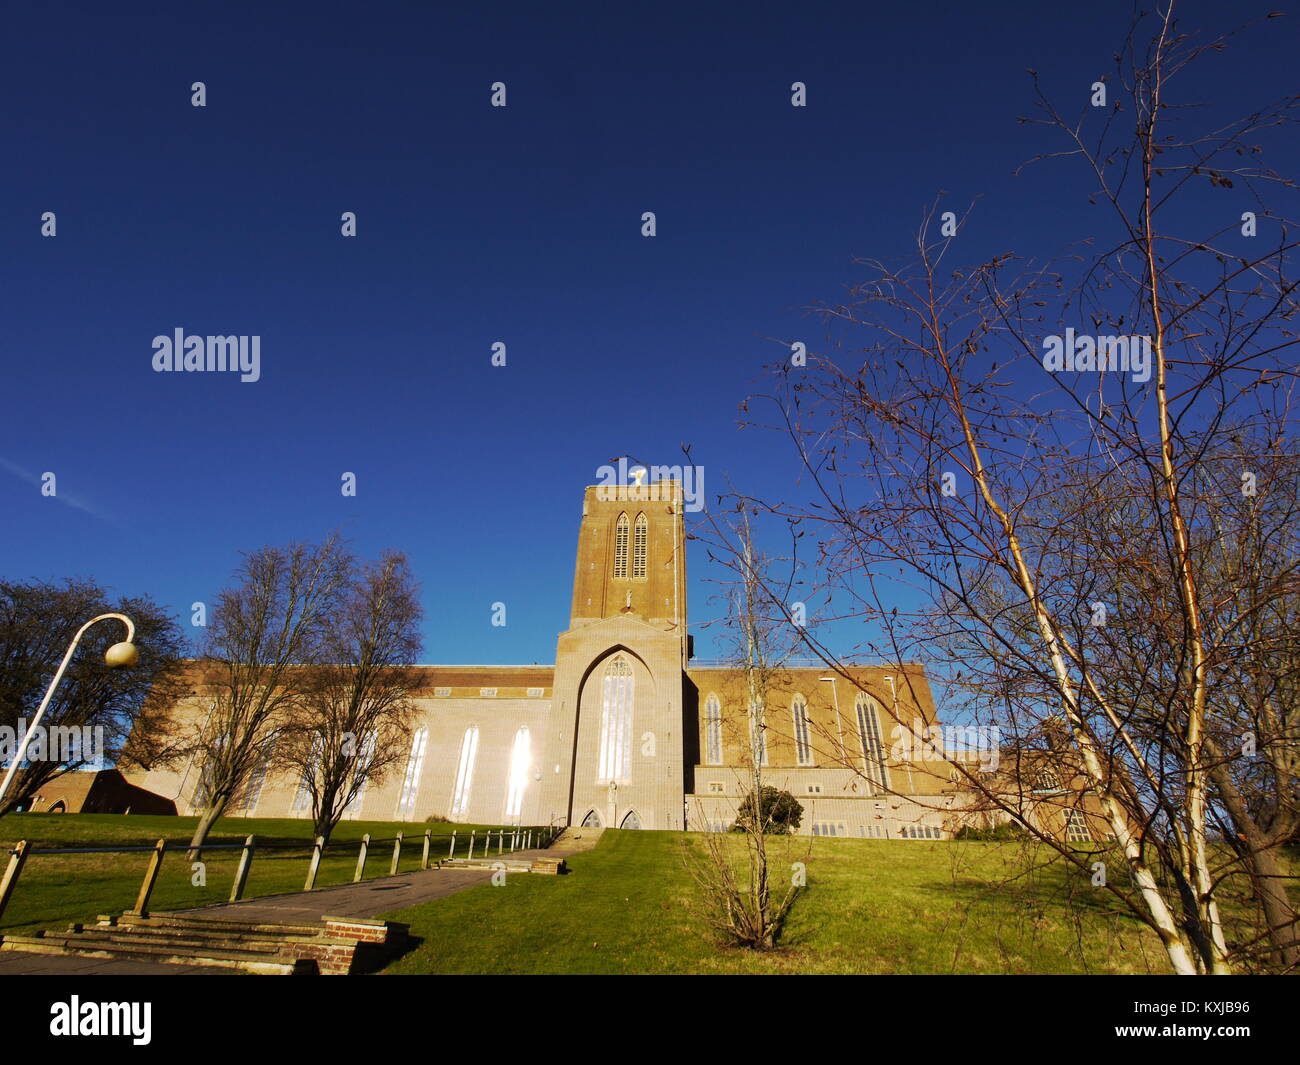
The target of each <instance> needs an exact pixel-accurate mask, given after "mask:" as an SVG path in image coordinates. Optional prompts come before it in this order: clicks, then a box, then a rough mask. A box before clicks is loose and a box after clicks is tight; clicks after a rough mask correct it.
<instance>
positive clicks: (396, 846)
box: [388, 832, 402, 876]
mask: <svg viewBox="0 0 1300 1065" xmlns="http://www.w3.org/2000/svg"><path fill="white" fill-rule="evenodd" d="M401 860H402V834H401V833H400V832H399V833H397V838H396V839H395V840H393V864H392V865H391V866H390V867H389V869H388V875H389V876H396V875H397V866H398V864H399V863H400V862H401Z"/></svg>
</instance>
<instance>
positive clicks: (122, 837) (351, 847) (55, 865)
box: [0, 814, 483, 933]
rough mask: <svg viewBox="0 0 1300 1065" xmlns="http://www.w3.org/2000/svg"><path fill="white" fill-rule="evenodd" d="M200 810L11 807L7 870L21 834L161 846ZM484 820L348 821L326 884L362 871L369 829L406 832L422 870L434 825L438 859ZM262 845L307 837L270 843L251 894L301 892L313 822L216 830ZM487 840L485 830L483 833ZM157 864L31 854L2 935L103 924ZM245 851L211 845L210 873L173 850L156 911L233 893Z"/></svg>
mask: <svg viewBox="0 0 1300 1065" xmlns="http://www.w3.org/2000/svg"><path fill="white" fill-rule="evenodd" d="M197 820H198V819H197V818H194V817H150V816H137V815H131V816H129V817H128V816H122V815H118V814H10V815H8V816H6V817H4V818H0V848H2V849H0V870H3V868H4V867H5V865H7V863H8V853H7V852H8V851H9V849H10V848H11V847H12V846H13V844H14V843H16V842H17V841H18V840H20V839H26V840H29V841H31V843H32V845H33V847H35V848H40V847H75V846H109V845H132V844H140V845H152V844H153V843H154V842H155V841H157V840H159V839H166V840H168V842H169V843H174V844H177V845H179V846H182V847H183V846H184V845H185V844H186V843H188V842H189V840H190V836H191V835H192V834H193V832H194V826H195V824H196V822H197ZM482 827H483V826H481V825H449V824H429V825H426V824H414V823H410V822H407V823H398V822H389V821H344V822H341V823H340V824H339V826H338V827H337V828H336V829H335V830H334V834H333V837H332V838H331V841H330V847H329V848H328V849H327V850H326V852H325V857H324V859H323V860H322V861H321V866H320V873H319V876H318V877H317V880H316V884H317V886H318V887H327V886H329V885H331V884H345V883H350V882H351V880H352V877H353V874H354V873H355V871H356V863H357V850H358V848H357V841H358V840H360V838H361V837H362V835H364V834H365V833H369V834H370V835H371V837H372V838H374V839H380V838H384V839H389V840H391V839H392V838H393V837H394V836H395V835H396V834H397V833H398V832H401V833H403V835H404V843H403V848H402V861H401V865H400V866H399V871H401V872H407V871H409V870H413V869H418V868H419V865H420V855H421V849H422V837H423V835H424V832H425V830H426V829H427V830H430V831H432V833H433V838H434V846H433V850H432V855H433V856H434V857H441V856H445V855H446V853H447V847H448V844H449V840H450V836H451V833H452V830H453V829H454V830H455V831H456V832H457V833H458V837H457V838H458V843H457V853H458V854H460V855H464V854H465V849H466V845H465V842H464V841H465V840H466V839H467V838H468V836H469V833H470V831H471V830H474V829H478V830H480V831H481V829H482ZM250 835H252V836H256V837H257V840H258V842H259V843H260V842H263V841H265V842H276V843H287V842H294V843H296V844H298V845H297V846H296V847H294V848H292V849H286V850H278V849H277V850H269V849H268V850H262V851H258V852H256V853H255V855H254V859H253V865H252V870H251V872H250V874H249V878H248V885H247V888H246V889H245V892H244V897H245V898H252V897H254V896H256V895H271V894H278V893H281V892H286V891H301V890H302V887H303V882H304V880H305V879H306V876H307V867H308V862H309V860H310V857H311V840H310V836H311V825H310V823H308V822H306V821H302V820H291V819H270V818H241V817H224V818H222V819H221V820H219V821H218V822H217V824H216V826H215V828H214V830H213V832H212V834H211V835H210V836H209V841H210V842H212V843H230V842H239V843H242V842H243V840H244V838H245V837H246V836H250ZM480 842H481V837H480ZM392 856H393V845H392V843H387V844H380V845H374V846H372V847H371V848H370V852H369V858H368V861H367V863H366V877H367V879H369V878H371V877H375V876H386V875H387V874H388V871H389V868H390V865H391V862H392ZM148 862H149V855H148V854H147V853H143V852H140V853H129V854H85V855H42V854H40V853H39V852H37V853H34V854H33V855H32V856H31V857H29V859H28V861H27V865H26V867H25V868H24V870H23V873H22V877H21V879H20V880H19V882H18V887H17V890H16V891H15V893H14V896H13V899H12V900H11V901H10V903H9V906H8V909H7V910H6V911H5V913H4V914H3V915H0V932H5V931H8V932H15V933H20V932H30V931H34V930H36V929H50V930H62V929H64V928H66V927H67V925H68V924H69V923H70V922H74V921H93V920H94V918H95V917H96V916H97V915H98V914H101V913H121V912H122V911H123V910H127V909H130V908H131V906H133V905H134V904H135V899H136V893H137V892H138V891H139V889H140V882H141V880H142V879H143V877H144V873H145V869H146V867H147V865H148ZM238 862H239V851H237V850H220V851H218V850H209V851H207V852H206V853H205V854H204V861H203V865H204V868H203V870H202V872H203V876H202V878H201V879H202V880H203V881H205V882H204V883H198V882H197V881H198V880H199V879H200V878H199V877H198V876H197V875H196V872H195V871H194V870H192V869H191V865H190V863H189V862H187V861H186V860H185V854H184V852H183V851H179V850H178V851H175V852H173V851H170V850H169V852H168V854H167V856H166V857H165V858H164V860H163V867H162V874H161V875H160V877H159V879H158V884H157V886H156V887H155V889H154V894H153V899H152V901H151V903H150V906H151V908H152V909H154V910H169V909H184V908H187V907H190V906H203V905H206V904H208V903H213V902H225V901H226V900H227V899H228V898H229V896H230V888H231V885H232V884H233V883H234V879H235V870H236V867H237V865H238Z"/></svg>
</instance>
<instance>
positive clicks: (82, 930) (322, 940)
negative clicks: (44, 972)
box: [0, 913, 407, 976]
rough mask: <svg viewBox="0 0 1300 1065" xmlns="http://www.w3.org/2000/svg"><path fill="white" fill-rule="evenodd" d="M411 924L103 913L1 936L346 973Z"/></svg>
mask: <svg viewBox="0 0 1300 1065" xmlns="http://www.w3.org/2000/svg"><path fill="white" fill-rule="evenodd" d="M406 931H407V930H406V926H405V925H399V924H394V923H391V922H386V921H376V920H369V919H367V918H351V917H324V918H322V919H321V921H320V922H318V923H316V924H269V923H263V922H254V921H230V920H223V919H218V918H205V917H200V916H196V915H193V914H179V913H160V914H152V915H150V916H148V917H142V916H140V915H139V914H123V915H121V916H120V917H111V916H103V917H101V918H100V919H99V923H98V924H95V925H80V924H74V925H71V926H70V927H69V928H68V930H67V931H66V932H62V933H51V932H39V933H37V934H36V935H33V936H14V935H6V936H3V937H0V950H9V951H22V952H25V953H29V954H62V955H68V956H73V957H83V958H108V959H116V960H123V961H131V960H134V961H148V962H153V963H155V964H156V963H160V962H161V963H163V964H171V965H204V966H213V967H219V968H226V969H240V970H243V971H245V972H250V973H260V974H264V975H289V974H295V973H297V974H302V973H321V974H322V975H331V976H332V975H343V974H346V973H350V972H354V971H356V970H357V968H358V965H359V962H362V961H373V960H377V959H378V958H379V957H382V956H384V955H386V954H387V953H389V952H390V951H391V950H392V949H393V948H394V947H396V946H398V945H400V944H401V943H403V942H404V941H405V939H406Z"/></svg>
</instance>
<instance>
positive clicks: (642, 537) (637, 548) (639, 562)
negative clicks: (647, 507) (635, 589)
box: [632, 514, 650, 580]
mask: <svg viewBox="0 0 1300 1065" xmlns="http://www.w3.org/2000/svg"><path fill="white" fill-rule="evenodd" d="M649 533H650V523H649V522H648V521H647V520H646V516H645V515H644V514H638V515H637V516H636V526H635V527H634V529H633V535H632V577H633V579H634V580H645V575H646V548H647V542H648V540H649Z"/></svg>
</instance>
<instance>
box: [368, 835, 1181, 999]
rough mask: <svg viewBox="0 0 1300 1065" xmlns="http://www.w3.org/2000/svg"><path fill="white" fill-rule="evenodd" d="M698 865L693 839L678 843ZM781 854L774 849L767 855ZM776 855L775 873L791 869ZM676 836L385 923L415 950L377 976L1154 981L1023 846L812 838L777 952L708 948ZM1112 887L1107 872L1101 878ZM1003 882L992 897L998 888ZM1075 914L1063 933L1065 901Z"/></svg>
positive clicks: (1105, 919)
mask: <svg viewBox="0 0 1300 1065" xmlns="http://www.w3.org/2000/svg"><path fill="white" fill-rule="evenodd" d="M687 845H688V846H692V847H694V848H695V852H696V853H700V848H699V843H698V841H692V842H691V843H689V844H687ZM781 846H782V844H777V847H778V848H780V847H781ZM798 846H799V847H800V850H799V852H798V853H797V854H789V853H784V852H781V851H780V850H779V849H778V857H779V858H782V859H784V862H783V865H782V868H788V864H789V861H790V860H792V859H794V858H798V857H801V856H803V849H802V848H804V847H806V846H807V843H806V841H802V842H801V843H800V844H799V845H798ZM682 847H683V837H682V836H680V835H678V834H675V833H667V832H615V831H607V832H606V833H605V835H604V838H603V839H602V840H601V843H600V845H599V846H598V847H597V848H596V849H595V850H593V851H589V852H587V853H585V854H579V855H576V856H574V857H573V858H571V859H570V866H571V867H572V869H573V873H572V874H571V875H569V876H566V877H560V878H551V877H541V876H529V875H519V876H513V877H510V878H508V881H507V883H506V885H505V886H503V887H491V886H487V885H484V886H482V887H476V888H471V889H469V890H467V891H463V892H460V893H459V894H457V895H454V896H451V897H450V898H446V899H441V900H438V901H436V902H432V903H427V904H425V905H422V906H417V907H413V908H411V909H409V910H403V911H400V912H398V913H394V914H389V915H388V916H389V917H390V918H392V919H394V920H399V921H405V922H408V923H409V924H410V925H411V931H412V933H413V934H414V935H416V936H419V937H421V938H422V939H423V940H424V942H423V943H422V944H421V945H420V947H419V948H418V949H417V950H416V951H414V952H412V953H411V954H408V955H407V956H406V957H404V958H402V959H399V960H398V961H397V962H395V963H394V964H392V965H391V966H389V968H388V969H387V970H386V971H387V972H390V973H484V972H486V973H787V972H801V973H950V972H956V973H976V972H983V973H995V972H996V973H1082V972H1100V973H1131V972H1148V971H1154V972H1163V971H1165V970H1164V963H1163V960H1162V954H1161V952H1160V950H1159V947H1158V944H1157V943H1156V942H1155V940H1154V937H1152V936H1151V935H1150V934H1148V933H1147V932H1146V931H1145V929H1144V928H1143V927H1142V926H1141V925H1139V924H1138V922H1137V921H1135V920H1134V919H1133V918H1132V917H1129V916H1127V915H1125V914H1121V913H1117V912H1115V911H1114V909H1113V907H1112V905H1111V903H1110V900H1109V898H1108V897H1107V896H1105V895H1104V894H1103V893H1102V892H1099V891H1097V890H1096V889H1093V888H1091V887H1089V886H1088V885H1087V883H1086V881H1084V880H1083V878H1082V877H1081V876H1080V875H1079V874H1078V873H1077V872H1072V873H1070V874H1068V875H1067V874H1066V872H1065V871H1064V870H1063V869H1062V868H1061V867H1060V866H1059V865H1057V866H1049V867H1047V868H1042V869H1038V870H1036V871H1033V872H1029V873H1025V874H1022V875H1020V876H1019V877H1017V878H1016V879H1015V880H1014V881H1013V882H1011V883H1006V881H1007V880H1008V878H1010V877H1012V876H1013V875H1014V874H1015V873H1016V871H1017V870H1025V869H1028V868H1029V867H1030V866H1032V865H1033V861H1032V860H1031V859H1032V855H1031V853H1030V852H1028V851H1026V850H1025V849H1024V848H1022V847H1021V846H1020V845H1016V844H996V843H947V842H944V843H941V842H927V841H923V840H916V841H912V840H906V841H905V840H836V839H829V840H817V841H815V844H814V848H815V849H814V851H813V855H812V857H811V859H810V860H809V864H808V891H807V893H806V894H805V895H804V897H803V898H802V900H801V901H800V902H799V904H798V905H797V906H796V908H795V911H794V914H793V917H792V919H791V921H790V924H789V927H788V931H787V934H786V937H785V940H784V946H783V948H782V949H781V950H779V951H777V952H775V953H773V954H769V955H754V954H752V953H750V952H747V951H741V950H736V949H732V948H724V949H721V950H720V949H718V944H717V942H716V940H714V939H713V938H712V936H711V935H710V934H709V933H708V932H707V931H706V930H705V929H703V928H702V926H701V925H700V924H699V922H698V921H697V920H695V919H694V918H692V916H691V914H690V913H689V912H688V911H687V909H686V908H685V906H684V905H683V904H684V903H686V902H688V901H689V899H690V898H691V897H692V894H693V891H694V888H693V884H692V881H691V879H690V876H689V874H688V873H687V872H686V870H685V868H684V866H683V862H682V858H681V853H682ZM1112 875H1114V873H1112ZM995 885H1000V886H995ZM1072 888H1073V890H1075V891H1076V892H1077V900H1078V901H1079V902H1082V903H1083V904H1082V905H1081V906H1076V907H1075V908H1076V910H1077V911H1079V912H1081V913H1082V914H1083V916H1082V917H1081V918H1080V919H1079V920H1078V922H1077V923H1076V922H1075V921H1074V920H1073V919H1072V918H1071V916H1070V911H1069V908H1068V907H1067V906H1066V904H1065V899H1064V897H1063V896H1064V893H1065V892H1066V891H1068V890H1071V889H1072Z"/></svg>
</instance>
